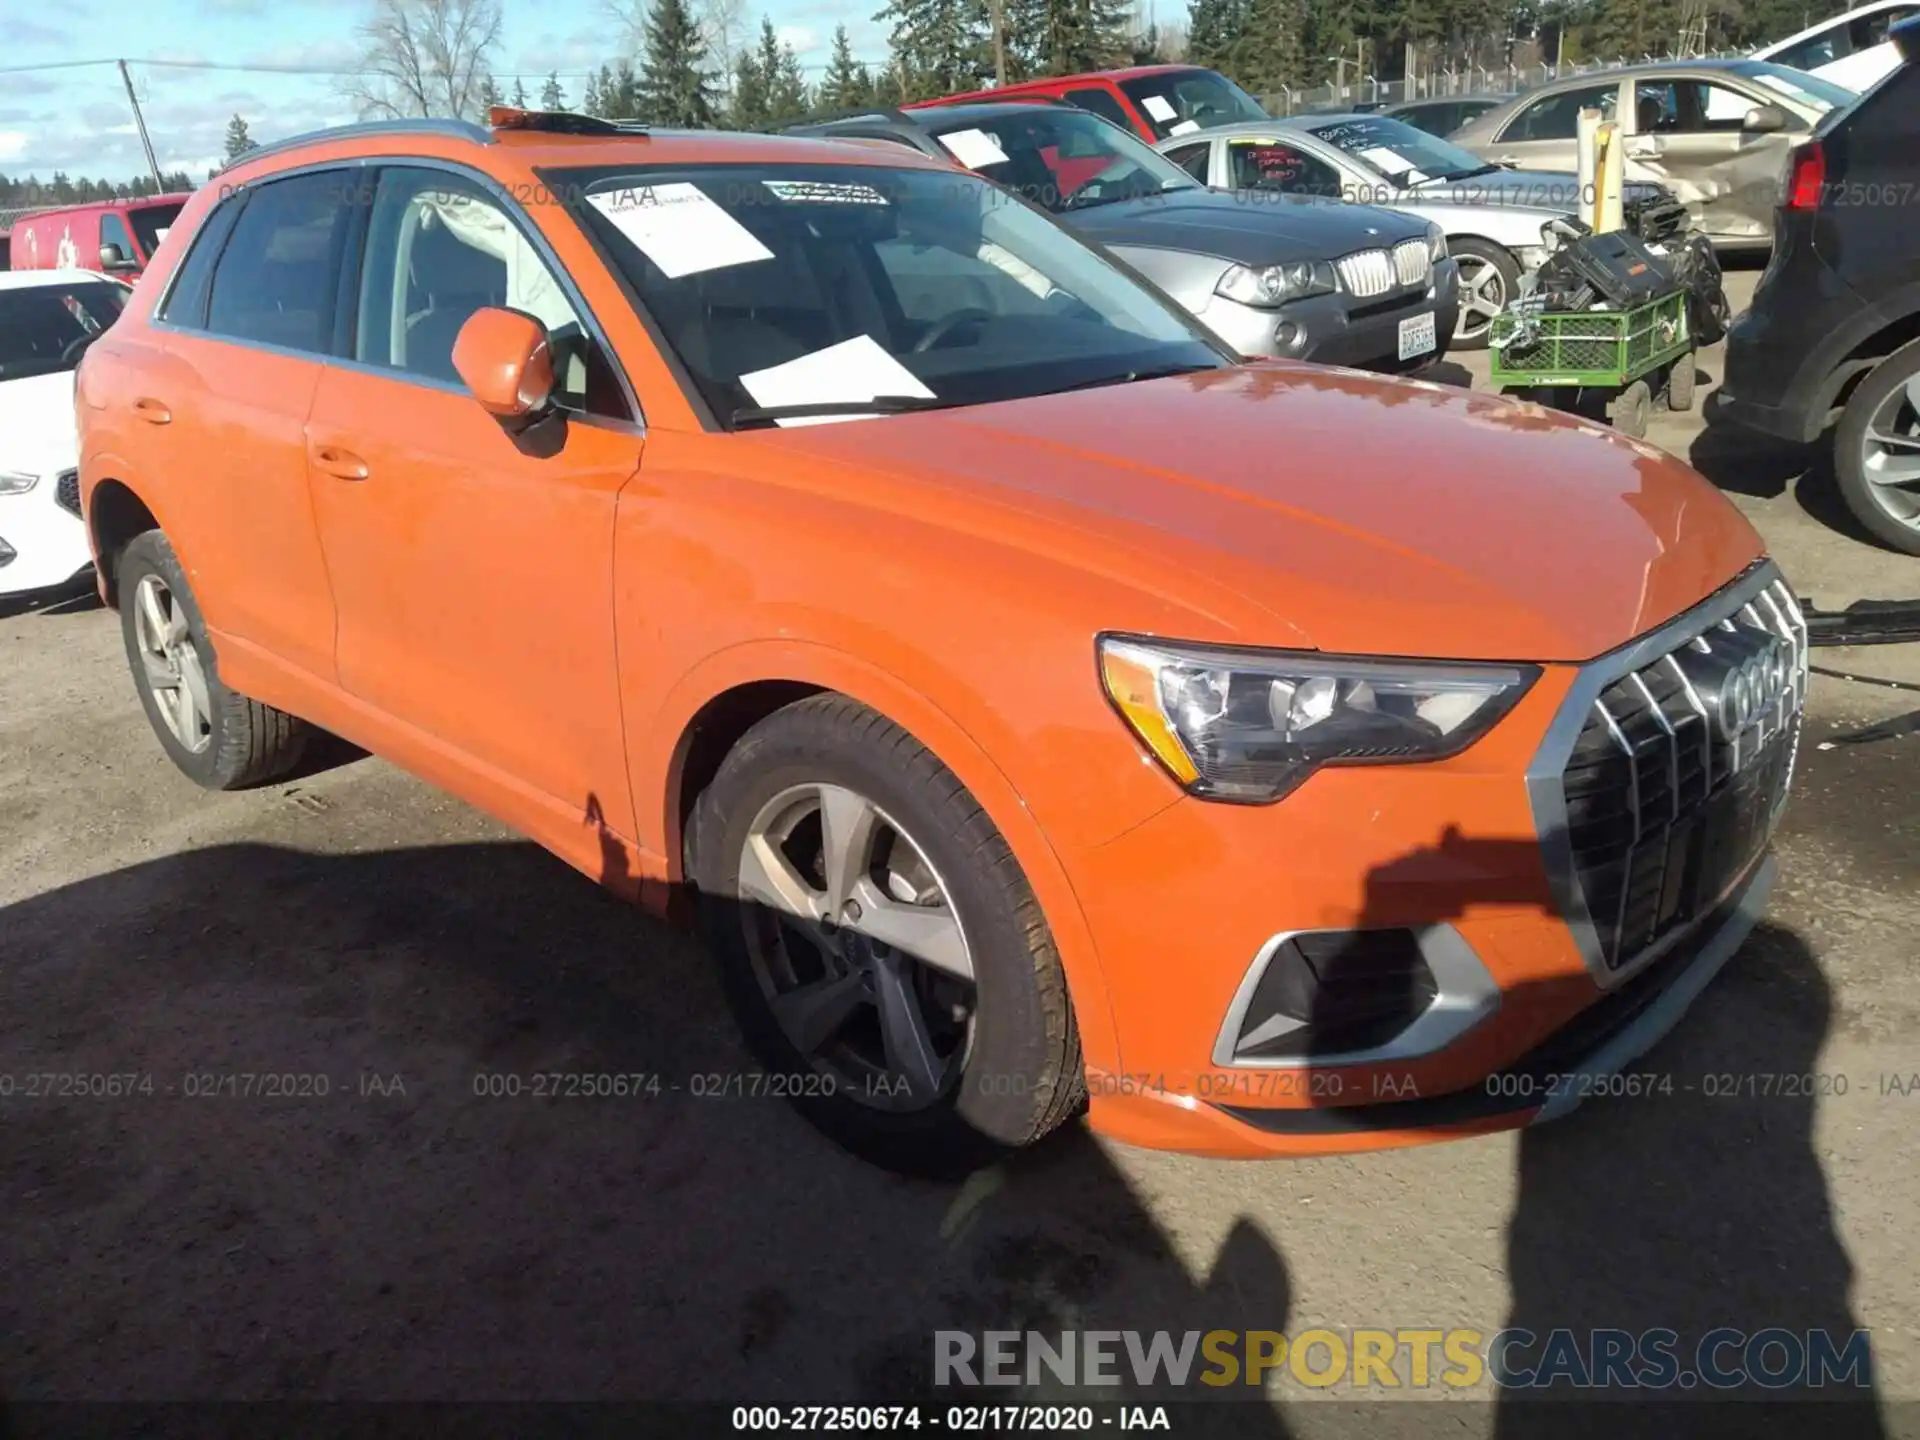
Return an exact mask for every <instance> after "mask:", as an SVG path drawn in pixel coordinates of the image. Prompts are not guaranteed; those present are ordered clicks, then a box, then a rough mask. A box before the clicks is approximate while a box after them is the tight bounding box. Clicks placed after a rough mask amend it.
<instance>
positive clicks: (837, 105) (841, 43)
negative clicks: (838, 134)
mask: <svg viewBox="0 0 1920 1440" xmlns="http://www.w3.org/2000/svg"><path fill="white" fill-rule="evenodd" d="M872 100H873V78H872V77H871V76H870V75H868V74H867V67H866V66H864V65H859V64H856V63H854V58H853V45H852V42H851V41H849V40H848V39H847V27H846V26H844V25H836V26H834V27H833V50H832V52H831V54H830V55H829V56H828V59H827V73H826V75H825V77H823V78H822V79H821V81H820V95H819V101H820V108H821V109H822V110H824V111H827V112H828V113H829V114H831V113H835V112H838V111H841V110H857V109H859V108H860V107H861V106H863V105H868V104H871V103H872Z"/></svg>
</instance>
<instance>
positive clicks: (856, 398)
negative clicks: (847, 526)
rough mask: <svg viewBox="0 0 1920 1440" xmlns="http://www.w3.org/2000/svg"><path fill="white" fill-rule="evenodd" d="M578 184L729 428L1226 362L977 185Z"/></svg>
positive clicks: (893, 178) (846, 173) (589, 175)
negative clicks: (790, 411)
mask: <svg viewBox="0 0 1920 1440" xmlns="http://www.w3.org/2000/svg"><path fill="white" fill-rule="evenodd" d="M570 181H571V183H570V184H569V186H568V188H569V190H575V189H576V187H577V191H576V193H583V194H584V203H583V204H582V205H580V206H579V207H577V211H576V213H578V214H579V215H580V216H581V217H582V218H583V219H584V221H585V223H586V224H587V226H588V228H589V229H590V230H591V231H592V233H593V235H594V237H595V239H596V240H597V241H598V242H599V244H600V246H601V248H602V250H603V252H604V253H605V254H606V256H607V258H608V259H609V260H610V261H611V262H612V263H613V264H614V265H615V266H616V267H617V268H618V269H619V270H620V271H621V272H622V273H623V274H624V275H625V277H626V278H627V280H628V281H629V282H630V283H631V284H632V286H633V288H634V289H635V291H636V292H637V293H638V295H639V298H640V300H641V301H642V302H643V304H644V305H645V307H646V310H647V313H648V314H649V315H650V316H651V317H652V319H653V320H654V322H655V323H656V324H657V325H658V327H659V329H660V330H661V332H662V333H663V334H664V336H665V338H666V340H667V343H668V344H669V345H670V346H671V347H672V349H673V351H674V353H675V354H676V355H677V356H678V357H679V359H680V362H681V364H682V365H683V366H684V367H685V369H686V371H687V372H688V373H689V375H690V376H691V378H692V380H693V382H694V384H695V386H696V387H697V388H698V389H699V391H700V393H701V395H702V396H703V397H704V398H705V400H706V402H707V404H708V405H709V406H710V407H711V408H712V410H713V413H714V415H715V416H716V418H718V420H719V421H720V423H721V424H723V425H726V426H728V427H729V428H734V427H737V426H740V425H745V424H760V423H767V422H768V421H772V422H773V423H802V421H801V420H800V419H798V418H794V419H783V418H780V417H776V416H774V415H770V414H767V413H765V412H768V411H777V410H778V409H780V408H781V407H788V406H797V407H803V408H804V407H815V408H819V407H836V406H837V407H841V408H843V409H844V408H848V407H856V406H857V405H858V403H859V402H864V401H871V400H874V399H875V398H876V397H882V398H884V399H886V400H889V401H894V402H904V403H907V404H915V405H929V406H931V405H975V404H982V403H986V402H990V401H996V400H1009V399H1015V398H1018V397H1020V396H1025V395H1039V394H1045V393H1047V392H1049V391H1057V390H1067V389H1078V388H1084V387H1086V386H1090V385H1102V384H1114V383H1119V382H1123V381H1126V380H1129V379H1138V378H1143V377H1145V376H1148V375H1159V374H1170V373H1179V372H1181V371H1185V370H1201V369H1216V368H1219V367H1221V366H1223V365H1225V364H1227V363H1229V362H1228V361H1227V359H1226V358H1225V356H1224V355H1223V353H1222V352H1221V351H1220V350H1219V349H1218V348H1217V347H1216V346H1215V345H1214V344H1212V343H1211V342H1210V341H1208V340H1207V339H1205V338H1204V332H1203V331H1201V330H1199V329H1198V328H1197V327H1196V326H1195V325H1194V324H1193V322H1192V321H1191V320H1189V319H1188V318H1187V317H1186V316H1185V315H1184V314H1183V313H1182V312H1181V311H1179V310H1177V309H1176V308H1174V306H1173V305H1172V304H1171V302H1169V301H1167V300H1165V299H1164V298H1162V297H1161V296H1160V295H1158V294H1157V293H1156V292H1154V291H1152V290H1149V289H1147V288H1146V287H1144V286H1142V285H1141V284H1140V283H1139V282H1138V281H1136V280H1134V279H1133V278H1131V277H1130V276H1129V275H1127V274H1126V273H1124V272H1123V271H1121V270H1119V269H1117V268H1115V267H1114V266H1113V265H1112V264H1111V263H1109V262H1108V261H1107V260H1105V259H1104V258H1102V257H1101V256H1100V255H1098V254H1096V253H1095V252H1094V251H1092V250H1090V249H1088V248H1087V247H1086V246H1085V245H1082V244H1081V243H1080V242H1079V241H1077V240H1075V239H1074V238H1073V237H1072V236H1070V235H1068V234H1067V233H1066V232H1065V231H1063V230H1061V229H1060V228H1059V227H1058V226H1056V225H1054V224H1053V223H1052V222H1050V221H1049V220H1047V219H1046V217H1045V216H1043V215H1040V214H1037V213H1036V212H1035V211H1034V210H1032V209H1030V208H1029V207H1028V206H1026V205H1023V204H1021V203H1020V202H1019V201H1018V200H1017V199H1015V198H1014V197H1012V196H1010V195H1007V194H1005V193H1004V192H1002V191H1000V190H998V189H996V188H995V187H993V186H992V185H989V184H987V183H986V182H985V181H983V180H979V179H976V178H975V177H974V176H971V175H966V174H962V173H959V172H956V171H939V170H895V169H887V168H881V167H877V166H867V165H727V166H687V167H673V168H660V169H646V170H641V171H621V172H608V171H592V172H573V174H572V175H571V177H570ZM756 411H757V412H761V413H758V414H756V413H753V412H756ZM806 418H808V419H811V420H815V421H817V420H818V419H820V418H823V417H821V416H817V415H816V416H811V417H806Z"/></svg>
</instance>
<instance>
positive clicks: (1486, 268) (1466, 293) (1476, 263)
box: [1447, 240, 1520, 350]
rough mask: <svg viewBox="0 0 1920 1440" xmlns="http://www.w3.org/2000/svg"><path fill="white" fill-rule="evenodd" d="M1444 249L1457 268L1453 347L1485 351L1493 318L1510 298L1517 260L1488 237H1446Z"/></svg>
mask: <svg viewBox="0 0 1920 1440" xmlns="http://www.w3.org/2000/svg"><path fill="white" fill-rule="evenodd" d="M1447 250H1448V253H1450V254H1451V255H1452V256H1453V259H1454V264H1455V265H1456V266H1458V267H1459V271H1460V317H1459V319H1457V320H1456V321H1454V326H1453V347H1452V348H1453V349H1455V350H1484V349H1486V348H1487V336H1488V334H1489V332H1490V331H1491V330H1492V328H1493V317H1494V316H1496V315H1498V314H1499V313H1500V312H1501V311H1502V310H1504V309H1506V308H1507V301H1509V300H1510V299H1512V298H1513V293H1514V286H1515V284H1516V282H1517V281H1518V280H1519V279H1520V262H1519V261H1517V260H1515V259H1514V258H1513V256H1512V255H1511V254H1510V253H1509V252H1508V251H1507V250H1506V249H1505V248H1504V247H1502V246H1499V245H1495V244H1493V243H1492V242H1491V241H1487V240H1449V241H1448V242H1447Z"/></svg>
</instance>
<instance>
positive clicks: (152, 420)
mask: <svg viewBox="0 0 1920 1440" xmlns="http://www.w3.org/2000/svg"><path fill="white" fill-rule="evenodd" d="M133 413H134V414H136V415H138V416H139V417H140V418H141V419H142V420H144V421H146V422H147V423H148V424H149V425H166V424H169V423H170V422H171V421H172V420H173V411H171V410H169V409H168V408H167V407H166V406H165V405H163V404H161V403H160V402H159V401H158V400H155V399H154V398H153V397H152V396H150V395H142V396H141V397H140V398H139V399H138V400H136V401H134V402H133Z"/></svg>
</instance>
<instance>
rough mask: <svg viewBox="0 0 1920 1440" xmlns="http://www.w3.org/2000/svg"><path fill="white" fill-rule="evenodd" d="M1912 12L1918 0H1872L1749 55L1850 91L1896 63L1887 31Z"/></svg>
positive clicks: (1868, 86)
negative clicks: (1787, 66) (1841, 86)
mask: <svg viewBox="0 0 1920 1440" xmlns="http://www.w3.org/2000/svg"><path fill="white" fill-rule="evenodd" d="M1916 15H1920V4H1916V3H1914V0H1875V3H1873V4H1871V5H1862V6H1860V7H1859V8H1858V9H1854V10H1849V11H1848V12H1847V13H1846V14H1844V15H1835V16H1833V17H1832V18H1830V19H1827V20H1822V21H1821V22H1820V23H1819V24H1817V25H1809V26H1808V27H1807V28H1806V29H1804V30H1802V31H1800V32H1799V33H1797V34H1794V35H1789V36H1787V38H1786V39H1784V40H1776V41H1774V42H1773V44H1771V45H1768V46H1766V47H1765V48H1764V49H1760V50H1756V51H1754V52H1753V58H1754V59H1756V60H1771V61H1772V62H1773V63H1774V64H1776V65H1791V66H1792V67H1793V68H1794V69H1795V70H1805V71H1806V72H1807V73H1808V74H1810V75H1818V76H1819V77H1820V78H1821V79H1822V80H1830V81H1832V82H1833V83H1834V84H1836V85H1844V86H1846V87H1847V88H1848V89H1849V90H1868V89H1871V88H1872V87H1873V85H1874V83H1875V82H1876V81H1878V80H1879V79H1880V77H1881V76H1883V75H1886V74H1889V73H1891V72H1892V71H1893V70H1894V69H1895V68H1896V67H1897V66H1898V65H1899V64H1900V52H1899V50H1898V49H1896V48H1895V46H1894V43H1893V42H1892V41H1891V40H1889V39H1888V38H1887V31H1888V30H1889V29H1890V28H1891V27H1893V26H1895V25H1898V24H1899V23H1900V22H1901V21H1902V20H1910V19H1912V18H1913V17H1914V16H1916Z"/></svg>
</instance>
